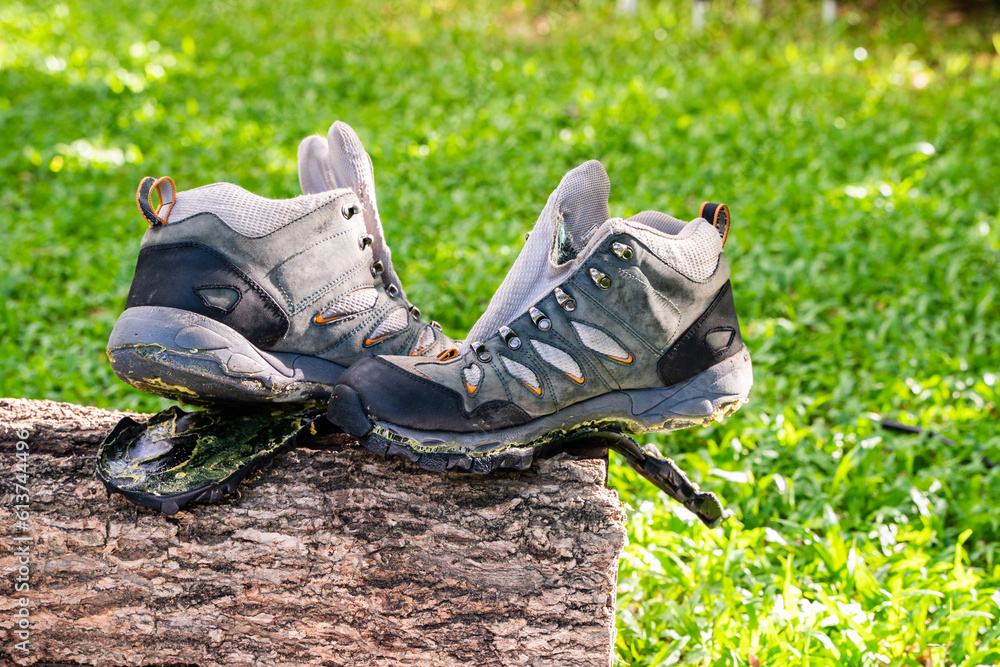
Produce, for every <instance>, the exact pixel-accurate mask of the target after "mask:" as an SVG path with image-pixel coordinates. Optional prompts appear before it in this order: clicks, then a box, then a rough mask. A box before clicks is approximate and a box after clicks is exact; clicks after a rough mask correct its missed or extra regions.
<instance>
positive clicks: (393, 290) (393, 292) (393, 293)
mask: <svg viewBox="0 0 1000 667" xmlns="http://www.w3.org/2000/svg"><path fill="white" fill-rule="evenodd" d="M385 293H386V294H388V295H389V298H390V299H395V298H396V297H397V296H399V289H398V288H397V287H396V286H395V285H392V284H390V285H389V286H388V287H386V288H385Z"/></svg>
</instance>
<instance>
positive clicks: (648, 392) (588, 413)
mask: <svg viewBox="0 0 1000 667" xmlns="http://www.w3.org/2000/svg"><path fill="white" fill-rule="evenodd" d="M752 384H753V368H752V365H751V362H750V353H749V352H748V351H747V349H746V347H744V348H743V349H742V350H741V351H740V352H739V353H737V354H736V355H734V356H732V357H730V358H729V359H726V360H725V361H722V362H720V363H718V364H716V365H715V366H712V367H711V368H709V369H708V370H706V371H703V372H702V373H700V374H698V375H696V376H695V377H693V378H691V379H690V380H687V381H685V382H681V383H678V384H676V385H673V386H671V387H663V388H654V389H636V390H627V391H615V392H611V393H608V394H603V395H601V396H596V397H594V398H591V399H588V400H586V401H581V402H580V403H576V404H575V405H571V406H568V407H566V408H563V409H562V410H559V411H558V412H555V413H553V414H551V415H545V416H543V417H539V418H538V419H535V420H533V421H530V422H528V423H527V424H523V425H521V426H516V427H512V428H507V429H500V430H496V431H480V432H476V433H452V432H445V431H419V430H415V429H408V428H403V427H400V426H397V425H394V424H390V423H386V422H380V421H377V420H376V421H372V420H371V419H370V418H369V417H368V415H366V414H365V412H364V408H363V406H362V404H361V400H360V398H359V397H358V396H357V394H356V392H355V391H354V390H353V389H351V388H350V387H347V386H345V385H337V387H336V389H335V390H334V395H335V396H336V397H337V398H338V400H335V401H331V403H330V408H329V411H328V413H327V418H328V419H329V420H330V421H332V422H333V423H334V424H337V425H339V426H340V427H341V428H343V429H344V430H345V431H347V432H348V433H349V434H350V435H351V436H352V437H354V438H357V440H358V441H359V442H360V443H361V444H362V445H363V446H364V447H365V448H366V449H368V450H370V451H372V452H374V453H376V454H382V455H386V454H388V455H393V456H401V457H403V458H406V459H407V460H409V461H410V462H412V463H416V464H417V465H418V466H420V467H421V468H424V469H425V470H433V471H442V470H450V469H459V470H468V471H471V472H474V473H479V474H486V473H489V472H492V471H493V470H497V469H501V468H513V469H516V470H526V469H528V468H529V467H531V464H532V462H533V461H534V460H535V459H536V458H544V457H548V456H552V455H554V454H556V453H558V452H559V451H563V449H564V447H563V445H562V443H565V442H567V441H568V440H570V439H571V436H572V435H573V434H574V433H576V432H578V431H581V430H585V429H590V430H595V431H619V432H628V433H654V432H662V431H676V430H680V429H684V428H690V427H692V426H704V425H707V424H710V423H712V422H713V421H720V422H721V421H723V420H724V419H725V418H726V417H728V416H729V415H731V414H733V413H734V412H736V410H738V409H739V408H740V406H742V405H743V404H744V403H746V400H747V396H748V395H749V392H750V387H751V385H752Z"/></svg>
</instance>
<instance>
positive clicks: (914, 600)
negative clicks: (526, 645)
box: [0, 0, 1000, 667]
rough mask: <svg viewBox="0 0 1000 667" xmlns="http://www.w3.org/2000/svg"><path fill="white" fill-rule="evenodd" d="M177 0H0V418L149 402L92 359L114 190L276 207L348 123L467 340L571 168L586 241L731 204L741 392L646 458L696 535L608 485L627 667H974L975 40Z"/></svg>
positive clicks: (681, 10)
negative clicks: (156, 185) (710, 510)
mask: <svg viewBox="0 0 1000 667" xmlns="http://www.w3.org/2000/svg"><path fill="white" fill-rule="evenodd" d="M180 4H181V5H185V6H183V7H182V6H178V3H176V2H173V3H167V2H163V1H161V0H151V1H150V2H147V3H128V6H125V7H122V6H121V4H120V3H114V4H112V3H101V2H93V1H87V2H72V3H69V4H60V5H50V4H49V3H38V4H34V3H26V4H20V3H17V2H13V3H11V2H4V3H3V4H2V5H0V177H2V180H0V234H2V237H0V238H2V239H3V244H2V245H0V395H14V396H27V397H32V398H52V399H58V400H67V401H75V402H79V403H89V404H96V405H101V406H114V407H130V408H139V409H143V410H156V409H160V408H162V407H164V406H166V405H167V404H168V403H167V402H166V401H163V400H160V399H157V398H155V397H150V396H146V395H141V394H139V393H137V392H135V391H133V390H131V389H129V388H127V387H126V386H125V385H123V384H122V383H120V382H118V381H117V380H116V379H115V377H114V376H113V374H112V373H111V371H110V369H109V367H108V363H107V360H106V358H105V356H104V351H103V350H104V344H105V341H106V339H107V337H108V334H109V333H110V330H111V327H112V325H113V323H114V321H115V318H116V317H117V315H118V314H119V311H120V310H121V308H122V307H123V304H124V300H125V295H126V293H127V290H128V286H129V282H130V279H131V273H132V270H133V268H134V262H135V258H136V255H137V253H138V242H139V238H140V237H141V235H142V232H143V229H144V228H145V226H146V225H145V222H144V221H143V220H142V218H141V217H140V215H139V214H138V212H137V211H136V210H135V204H134V194H133V193H134V191H135V187H136V185H137V184H138V182H139V179H140V178H141V177H142V176H145V175H170V176H172V177H173V178H174V179H175V180H176V181H177V184H178V187H180V188H181V189H187V188H191V187H195V186H198V185H202V184H205V183H209V182H214V181H222V180H230V181H234V182H237V183H239V184H241V185H242V186H244V187H246V188H248V189H250V190H252V191H255V192H259V193H261V194H263V195H267V196H272V197H289V196H294V195H295V194H297V193H298V184H297V177H296V174H295V149H296V146H297V144H298V141H299V140H300V139H301V138H302V137H303V136H304V135H306V134H309V133H315V132H319V133H323V132H325V130H326V128H327V126H328V125H329V124H330V123H331V122H332V121H333V120H334V119H337V118H340V119H343V120H346V121H347V122H349V123H350V124H352V125H353V126H354V127H355V128H356V129H357V131H358V132H359V134H360V135H361V137H362V139H363V140H364V141H365V143H366V145H367V146H368V147H369V150H370V151H371V152H372V155H373V158H374V160H375V162H376V172H377V180H378V186H379V192H380V194H381V202H380V204H381V211H382V214H383V218H384V220H385V221H386V224H387V226H388V232H387V233H388V236H389V239H390V241H391V243H392V247H393V251H394V257H396V258H398V268H399V270H400V271H401V273H402V276H403V279H404V282H405V284H406V287H407V293H408V295H410V296H411V298H412V299H413V300H414V301H415V302H416V303H418V304H419V305H420V307H421V308H422V309H423V310H424V311H425V312H427V313H430V314H432V316H433V317H435V318H436V319H438V320H439V321H441V322H442V323H443V324H444V326H445V328H446V330H448V331H449V332H451V333H453V334H455V335H462V334H463V333H464V332H465V331H466V330H467V329H468V328H469V326H471V324H472V323H473V322H474V321H475V319H476V317H477V315H478V314H479V313H480V312H481V311H482V309H483V308H484V307H485V305H486V303H487V301H488V299H489V297H490V295H491V294H492V292H493V290H494V289H495V288H496V286H497V285H498V284H499V282H500V280H501V278H502V277H503V275H504V273H505V272H506V270H507V267H508V266H509V265H510V263H511V262H512V261H513V258H514V257H515V256H516V253H517V252H518V250H519V248H520V245H521V243H522V241H523V236H524V232H525V231H526V230H527V229H528V228H529V226H530V225H531V224H532V223H533V221H534V220H535V218H536V217H537V214H538V211H539V210H540V208H541V206H542V205H543V203H544V201H545V198H546V196H547V195H548V193H549V192H550V191H551V190H552V189H553V188H554V187H555V185H556V184H557V183H558V180H559V178H560V176H561V175H562V174H563V173H564V172H565V171H566V170H568V169H570V168H571V167H573V166H575V165H576V164H578V163H580V162H582V161H583V160H585V159H589V158H595V157H596V158H599V159H600V160H602V161H603V162H604V164H605V166H607V167H608V170H609V172H610V174H611V178H612V184H613V191H612V201H611V210H612V212H613V213H614V214H617V215H629V214H632V213H635V212H637V211H640V210H643V209H647V208H655V209H659V210H665V211H668V212H671V213H673V214H675V215H679V216H687V217H693V216H694V215H695V214H696V213H697V210H698V208H697V207H698V204H699V203H700V202H701V201H702V200H703V199H711V200H715V201H724V202H726V203H728V204H729V205H730V208H731V210H732V212H733V218H734V226H733V232H732V235H731V237H730V238H731V240H730V242H729V245H728V254H729V257H730V261H731V262H732V264H733V266H734V281H733V282H734V287H735V291H736V297H737V307H738V309H739V310H740V313H741V317H742V322H743V328H744V334H745V339H746V341H747V344H748V346H749V347H750V350H751V353H752V355H753V358H754V361H755V373H756V385H755V388H754V392H753V394H752V400H751V402H750V404H748V405H747V406H746V407H744V408H743V410H741V411H740V412H739V413H738V414H737V415H736V416H735V417H733V418H732V419H730V420H729V421H728V422H727V423H726V424H724V425H716V426H713V427H712V428H709V429H703V430H700V431H698V432H683V433H678V434H675V435H672V436H669V437H656V438H654V440H655V441H656V442H657V443H658V444H659V446H660V447H661V448H662V449H664V450H665V451H667V452H670V453H671V454H672V455H673V456H674V457H675V458H676V459H677V460H678V461H679V462H680V463H681V464H682V465H683V466H684V467H686V468H687V470H689V471H690V473H691V476H692V478H693V479H695V480H697V481H698V482H700V483H701V485H702V487H703V488H705V489H708V490H712V491H715V492H716V493H718V494H719V495H720V496H721V497H722V498H723V499H724V501H725V502H726V503H727V505H728V506H729V507H730V508H731V509H733V510H735V512H736V517H735V518H734V519H733V520H731V521H729V522H728V523H727V524H726V526H725V527H724V528H723V529H721V530H716V531H711V530H707V529H704V528H702V527H701V526H700V525H696V524H695V523H693V522H692V520H691V517H690V516H689V515H686V514H685V513H684V512H683V511H681V510H679V509H678V508H677V506H676V505H674V504H673V503H671V502H669V501H666V500H665V499H664V498H663V497H662V496H661V495H657V493H655V491H654V489H652V488H651V487H650V486H649V485H648V484H646V483H645V482H643V481H641V480H640V479H639V478H638V477H637V476H636V475H634V474H633V473H632V472H631V471H629V470H628V469H627V468H624V467H621V466H617V465H616V466H612V483H613V484H614V486H615V488H617V489H618V490H619V492H620V493H621V495H622V498H623V499H624V500H625V501H626V502H628V503H629V504H630V505H631V507H632V509H631V510H630V514H629V516H630V519H629V521H630V523H629V546H628V547H627V550H626V554H625V558H624V559H623V561H622V563H621V570H620V593H619V621H618V627H619V633H618V638H617V652H618V656H619V658H620V660H621V661H622V663H627V664H631V665H672V664H696V665H748V664H757V662H758V661H759V664H761V665H785V664H809V665H872V666H875V665H914V666H918V665H920V666H923V667H927V666H929V665H980V664H984V665H987V664H988V665H992V664H997V663H1000V625H998V622H997V616H998V615H1000V593H997V592H996V590H997V588H998V586H1000V553H998V544H1000V518H998V517H1000V514H998V512H997V511H996V510H995V508H996V507H997V506H998V505H1000V478H998V477H1000V473H998V470H1000V468H998V469H988V468H987V466H986V465H985V462H984V461H985V459H986V458H992V460H994V461H1000V435H998V423H1000V413H998V401H997V393H998V385H997V376H998V375H1000V262H998V260H1000V217H998V212H997V209H998V200H1000V166H998V164H1000V161H998V159H997V156H998V155H1000V124H998V122H997V119H998V118H1000V56H998V49H1000V21H998V18H997V15H996V14H990V13H984V14H981V15H974V16H966V17H965V20H964V21H962V22H959V23H957V24H955V21H952V20H946V19H950V18H951V17H949V16H948V15H947V14H946V12H947V11H949V10H947V8H945V9H941V8H937V7H935V6H928V5H926V4H925V3H923V2H922V1H921V0H916V1H914V2H902V1H901V2H899V3H877V4H878V9H877V10H866V9H862V8H858V7H851V6H847V7H845V8H843V14H842V17H841V20H840V21H839V22H838V23H837V24H836V25H834V26H832V27H828V28H827V27H823V26H822V25H821V23H820V19H819V6H818V3H802V4H788V3H777V4H776V3H770V2H768V3H764V4H765V6H766V9H767V15H766V17H765V18H764V20H763V21H755V20H753V16H752V10H751V9H750V8H749V7H747V6H744V5H742V4H739V3H736V4H734V3H714V4H713V5H712V7H711V8H710V10H709V19H708V28H707V30H706V31H705V32H704V33H703V34H701V35H695V34H692V32H691V31H690V30H689V28H688V25H689V17H688V5H687V3H653V2H648V1H646V0H644V1H643V2H642V3H640V4H641V5H642V11H641V12H640V14H639V16H638V17H636V18H635V19H625V18H622V17H618V16H615V15H614V13H613V12H612V11H611V7H612V5H613V3H612V2H610V1H608V2H587V1H585V0H581V2H580V5H579V6H578V5H577V4H574V3H570V2H556V1H554V0H553V1H552V2H534V1H533V2H527V3H525V2H521V3H508V4H502V3H499V2H487V3H460V2H457V1H455V0H438V1H436V2H432V3H423V4H412V5H411V4H409V3H396V4H384V5H379V6H377V7H373V8H368V5H369V4H371V3H365V2H357V3H356V4H353V5H351V6H348V7H345V8H338V9H334V7H333V5H332V4H330V3H314V5H312V6H310V5H309V4H307V3H304V2H301V1H300V0H285V1H284V2H280V3H275V2H264V1H262V0H261V1H258V2H255V3H235V2H227V1H226V0H207V1H205V2H200V3H193V2H182V3H180ZM338 4H340V3H338ZM859 49H864V51H861V50H859ZM876 415H886V416H888V417H892V418H897V419H900V420H903V421H907V422H910V423H915V424H919V425H922V426H925V427H929V428H932V429H934V430H937V431H940V432H942V433H943V434H945V435H947V436H948V437H951V438H953V439H954V440H956V441H957V444H956V445H955V446H946V445H944V444H942V443H940V442H939V441H936V440H932V439H927V438H921V437H913V436H906V435H899V434H894V433H890V432H886V431H882V430H880V428H879V427H878V425H877V423H876Z"/></svg>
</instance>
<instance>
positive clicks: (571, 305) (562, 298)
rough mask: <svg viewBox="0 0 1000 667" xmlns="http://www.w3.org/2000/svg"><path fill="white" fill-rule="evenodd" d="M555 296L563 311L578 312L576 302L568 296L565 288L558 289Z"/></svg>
mask: <svg viewBox="0 0 1000 667" xmlns="http://www.w3.org/2000/svg"><path fill="white" fill-rule="evenodd" d="M554 294H555V295H556V301H557V302H558V303H559V305H560V306H562V308H563V310H565V311H567V312H572V311H574V310H576V301H575V300H574V299H573V297H571V296H570V295H569V294H566V292H565V291H563V288H561V287H557V288H556V289H555V292H554Z"/></svg>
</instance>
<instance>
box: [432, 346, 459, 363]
mask: <svg viewBox="0 0 1000 667" xmlns="http://www.w3.org/2000/svg"><path fill="white" fill-rule="evenodd" d="M457 356H458V350H456V349H455V348H453V347H450V348H448V349H447V350H443V351H441V352H438V356H437V358H438V361H451V360H452V359H454V358H455V357H457Z"/></svg>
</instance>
